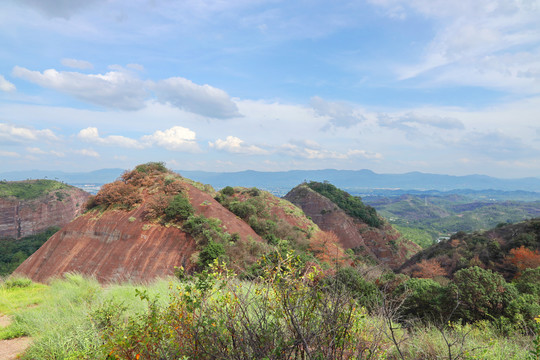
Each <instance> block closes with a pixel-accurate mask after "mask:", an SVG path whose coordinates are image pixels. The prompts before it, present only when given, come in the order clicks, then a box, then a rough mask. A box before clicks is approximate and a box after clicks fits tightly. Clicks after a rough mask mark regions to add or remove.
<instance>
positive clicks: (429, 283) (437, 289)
mask: <svg viewBox="0 0 540 360" xmlns="http://www.w3.org/2000/svg"><path fill="white" fill-rule="evenodd" d="M394 296H395V297H397V298H399V297H402V296H403V297H404V299H405V300H404V302H403V306H402V308H401V309H400V311H401V313H402V314H403V315H404V316H405V317H407V318H417V319H421V320H422V321H425V322H443V323H444V322H445V321H448V320H449V319H450V316H451V315H452V311H453V310H454V308H455V306H456V294H455V293H454V292H453V291H452V288H451V287H446V286H443V285H441V284H439V283H438V282H436V281H434V280H432V279H419V278H411V279H409V280H407V281H406V282H404V283H402V284H400V285H399V286H398V287H397V288H396V290H395V291H394Z"/></svg>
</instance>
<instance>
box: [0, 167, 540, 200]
mask: <svg viewBox="0 0 540 360" xmlns="http://www.w3.org/2000/svg"><path fill="white" fill-rule="evenodd" d="M123 171H124V170H123V169H101V170H96V171H91V172H86V173H83V172H79V173H69V172H62V171H43V170H31V171H16V172H5V173H0V180H2V179H5V180H25V179H42V178H48V179H53V180H54V179H57V180H60V181H63V182H66V183H69V184H84V183H91V184H105V183H108V182H111V181H114V180H116V179H117V178H118V177H119V176H120V175H121V174H122V173H123ZM177 172H179V173H180V174H181V175H182V176H185V177H187V178H190V179H193V180H196V181H199V182H202V183H205V184H210V185H212V186H213V187H214V188H216V189H220V188H223V187H225V186H227V185H231V186H246V187H254V186H255V187H259V188H262V189H265V190H269V191H271V192H273V193H274V194H277V195H284V194H285V193H287V192H288V191H289V190H290V189H292V188H293V187H295V186H296V185H298V184H300V183H302V182H303V181H310V180H313V181H325V180H327V181H329V182H331V183H332V184H334V185H335V186H337V187H339V188H342V189H345V190H347V191H349V192H351V193H353V194H363V193H365V192H366V191H367V190H368V189H369V190H370V191H371V192H372V191H373V190H374V189H375V190H377V191H389V190H399V191H403V190H406V191H407V192H410V191H427V190H433V191H441V192H448V191H452V192H453V193H454V192H455V190H457V189H468V190H467V191H471V190H472V191H473V192H476V191H480V190H481V191H484V190H497V191H518V190H519V191H527V192H539V193H540V179H539V178H521V179H498V178H494V177H490V176H485V175H468V176H452V175H438V174H426V173H420V172H410V173H406V174H377V173H374V172H373V171H371V170H356V171H354V170H332V169H329V170H292V171H277V172H261V171H253V170H247V171H239V172H207V171H188V170H179V171H177ZM399 191H398V192H399ZM485 195H486V196H489V194H485ZM529 195H530V194H527V193H522V194H520V197H527V196H529Z"/></svg>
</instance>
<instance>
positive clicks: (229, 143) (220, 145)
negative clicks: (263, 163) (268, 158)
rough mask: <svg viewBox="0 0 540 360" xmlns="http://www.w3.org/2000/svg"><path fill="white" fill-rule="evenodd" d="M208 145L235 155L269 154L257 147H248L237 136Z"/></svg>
mask: <svg viewBox="0 0 540 360" xmlns="http://www.w3.org/2000/svg"><path fill="white" fill-rule="evenodd" d="M208 145H210V147H211V148H216V149H217V150H223V151H227V152H230V153H234V154H247V155H261V154H268V151H267V150H264V149H262V148H260V147H258V146H255V145H246V144H245V143H244V141H243V140H241V139H239V138H237V137H235V136H227V138H226V139H225V140H222V139H217V140H216V141H215V142H214V143H212V142H209V143H208Z"/></svg>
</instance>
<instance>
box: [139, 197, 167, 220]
mask: <svg viewBox="0 0 540 360" xmlns="http://www.w3.org/2000/svg"><path fill="white" fill-rule="evenodd" d="M167 206H169V198H168V197H166V196H163V195H161V194H159V195H156V196H154V197H152V198H151V199H150V200H149V201H148V204H147V205H146V211H145V214H144V219H145V220H147V221H150V220H155V219H157V218H159V217H160V216H162V215H164V214H165V209H166V208H167Z"/></svg>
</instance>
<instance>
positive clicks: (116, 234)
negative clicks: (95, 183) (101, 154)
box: [15, 184, 261, 283]
mask: <svg viewBox="0 0 540 360" xmlns="http://www.w3.org/2000/svg"><path fill="white" fill-rule="evenodd" d="M184 189H185V191H186V192H187V197H188V198H189V201H190V203H191V204H192V206H193V208H194V209H195V214H197V215H201V214H202V215H205V216H206V217H213V218H217V219H219V220H221V227H222V228H223V229H224V230H225V231H226V232H228V233H231V234H232V233H238V234H239V236H240V241H248V239H249V240H251V239H253V240H255V241H261V238H260V237H259V236H258V235H257V234H256V233H255V232H254V231H253V229H251V227H249V225H247V224H246V223H244V222H243V221H241V220H240V219H238V218H237V217H236V216H235V215H234V214H232V213H231V212H230V211H228V210H227V209H225V208H224V207H223V206H221V204H219V203H218V202H217V201H216V200H214V199H213V197H212V196H211V195H209V194H207V193H205V192H203V191H201V190H199V189H197V188H196V187H194V186H192V185H189V184H184ZM152 195H153V194H150V191H148V190H146V189H143V190H142V192H141V196H142V199H143V201H142V203H141V204H139V205H138V206H137V207H135V208H134V209H132V210H130V211H125V210H110V209H109V210H106V211H104V212H100V211H99V210H93V211H89V212H87V213H86V214H84V215H81V216H79V217H78V218H77V219H75V220H74V221H72V222H71V223H69V224H68V225H66V226H65V227H64V228H62V229H61V230H60V231H59V232H57V233H56V234H55V235H53V236H52V237H51V238H50V239H49V240H48V241H47V242H46V243H45V244H44V245H43V246H42V247H41V248H40V249H39V250H38V251H37V252H35V253H34V254H33V255H31V256H30V257H29V258H28V259H27V260H26V261H25V262H23V263H22V264H21V265H20V266H19V267H18V268H17V269H16V270H15V273H19V274H23V275H26V276H28V277H30V278H31V279H32V280H34V281H39V282H44V281H46V280H47V279H49V278H51V277H57V276H61V275H62V274H63V273H66V272H78V273H81V274H84V275H88V276H94V277H96V279H97V280H98V281H99V282H101V283H109V282H117V281H126V280H131V281H134V282H142V281H149V280H152V279H154V278H156V277H163V276H169V275H173V274H174V267H175V266H183V267H184V268H185V269H187V270H189V269H190V268H192V267H193V265H194V264H193V263H192V261H191V257H192V255H193V254H194V253H195V252H196V251H197V246H196V243H195V241H194V240H193V238H192V237H191V236H190V235H189V234H187V233H185V232H184V231H182V230H181V229H180V228H179V227H177V226H163V225H160V224H159V223H155V222H148V221H146V220H145V211H146V209H147V207H148V201H149V199H150V198H151V197H152Z"/></svg>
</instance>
